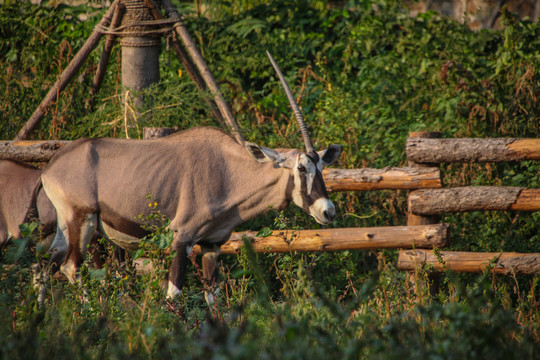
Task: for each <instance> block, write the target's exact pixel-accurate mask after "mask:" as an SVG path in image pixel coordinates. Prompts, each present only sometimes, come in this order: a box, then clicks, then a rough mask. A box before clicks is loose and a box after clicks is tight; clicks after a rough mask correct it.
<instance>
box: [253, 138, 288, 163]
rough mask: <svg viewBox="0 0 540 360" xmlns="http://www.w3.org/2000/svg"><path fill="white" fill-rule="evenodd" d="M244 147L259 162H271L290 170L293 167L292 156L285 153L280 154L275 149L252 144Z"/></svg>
mask: <svg viewBox="0 0 540 360" xmlns="http://www.w3.org/2000/svg"><path fill="white" fill-rule="evenodd" d="M244 146H245V147H246V150H247V151H248V153H249V155H251V157H252V158H254V159H255V160H257V161H258V162H268V161H271V162H273V163H274V164H276V165H277V166H279V167H284V168H290V167H292V164H291V161H290V156H289V155H288V154H285V153H280V152H278V151H276V150H274V149H270V148H266V147H263V146H259V145H257V144H254V143H251V142H248V141H246V142H244Z"/></svg>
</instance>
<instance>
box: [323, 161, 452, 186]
mask: <svg viewBox="0 0 540 360" xmlns="http://www.w3.org/2000/svg"><path fill="white" fill-rule="evenodd" d="M323 177H324V183H325V184H326V188H327V189H328V190H329V191H373V190H389V189H405V190H414V189H424V188H427V189H433V188H441V187H442V183H441V174H440V171H439V168H435V167H433V168H431V167H425V168H420V167H404V168H395V167H391V168H384V169H324V170H323Z"/></svg>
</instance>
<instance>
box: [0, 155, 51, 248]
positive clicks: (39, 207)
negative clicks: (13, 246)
mask: <svg viewBox="0 0 540 360" xmlns="http://www.w3.org/2000/svg"><path fill="white" fill-rule="evenodd" d="M40 176H41V169H39V168H37V167H34V166H31V165H27V164H24V163H20V162H16V161H12V160H0V247H1V246H3V245H4V243H5V242H6V241H7V240H9V239H11V238H14V239H18V238H20V237H21V231H20V229H19V226H20V225H21V224H23V223H24V222H25V221H28V220H29V217H30V216H36V217H37V218H38V219H39V222H40V232H41V236H42V238H43V239H44V240H47V238H48V237H51V239H50V240H51V241H52V235H54V232H55V231H56V211H55V209H54V207H53V205H52V203H51V201H50V200H49V198H48V197H47V195H46V194H45V192H44V191H42V189H41V187H40ZM31 213H33V214H31Z"/></svg>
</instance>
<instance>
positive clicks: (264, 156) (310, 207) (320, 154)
mask: <svg viewBox="0 0 540 360" xmlns="http://www.w3.org/2000/svg"><path fill="white" fill-rule="evenodd" d="M266 54H267V55H268V57H269V58H270V61H271V63H272V65H273V66H274V69H275V70H276V72H277V74H278V77H279V79H280V80H281V84H282V85H283V88H284V89H285V93H286V94H287V97H288V99H289V103H290V104H291V107H292V109H293V111H294V115H295V116H296V120H297V121H298V125H299V127H300V132H301V133H302V137H303V139H304V144H305V147H306V151H305V152H301V151H298V150H293V151H288V152H281V151H276V150H273V149H269V148H265V147H262V146H258V145H256V144H253V143H249V142H246V143H245V147H246V149H247V150H248V151H249V153H250V154H251V156H252V157H253V158H254V159H255V160H257V161H261V162H264V161H271V162H273V163H274V164H275V165H276V166H279V167H281V168H285V169H288V170H289V171H290V173H291V176H292V177H293V179H294V181H293V184H294V187H293V190H292V201H293V202H294V203H295V204H296V205H298V206H299V207H300V208H302V209H304V211H306V212H307V213H308V214H310V215H311V216H313V217H314V218H315V220H316V221H317V222H318V223H319V224H323V225H325V224H329V223H331V222H332V221H333V220H334V218H335V216H336V209H335V207H334V204H333V203H332V201H331V200H330V198H329V196H328V192H327V191H326V186H325V184H324V180H323V177H322V173H321V171H322V169H323V166H328V165H332V164H333V163H334V162H335V161H336V160H337V159H338V157H339V155H340V154H341V150H342V147H341V145H330V146H329V147H328V149H325V150H322V151H315V148H314V147H313V143H312V141H311V137H310V136H309V132H308V130H307V127H306V124H305V122H304V118H303V116H302V113H301V112H300V108H299V107H298V104H296V101H295V100H294V97H293V95H292V92H291V90H290V89H289V86H288V84H287V82H286V81H285V78H284V77H283V74H282V73H281V71H280V69H279V67H278V66H277V64H276V62H275V61H274V59H273V58H272V55H270V53H269V52H268V51H267V52H266Z"/></svg>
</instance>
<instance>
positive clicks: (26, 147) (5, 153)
mask: <svg viewBox="0 0 540 360" xmlns="http://www.w3.org/2000/svg"><path fill="white" fill-rule="evenodd" d="M69 143H71V141H62V140H49V141H41V140H39V141H28V140H23V141H3V142H0V160H15V161H22V162H46V161H49V160H51V158H52V157H53V156H54V154H56V152H57V151H58V150H59V149H60V148H62V147H63V146H65V145H67V144H69Z"/></svg>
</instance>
